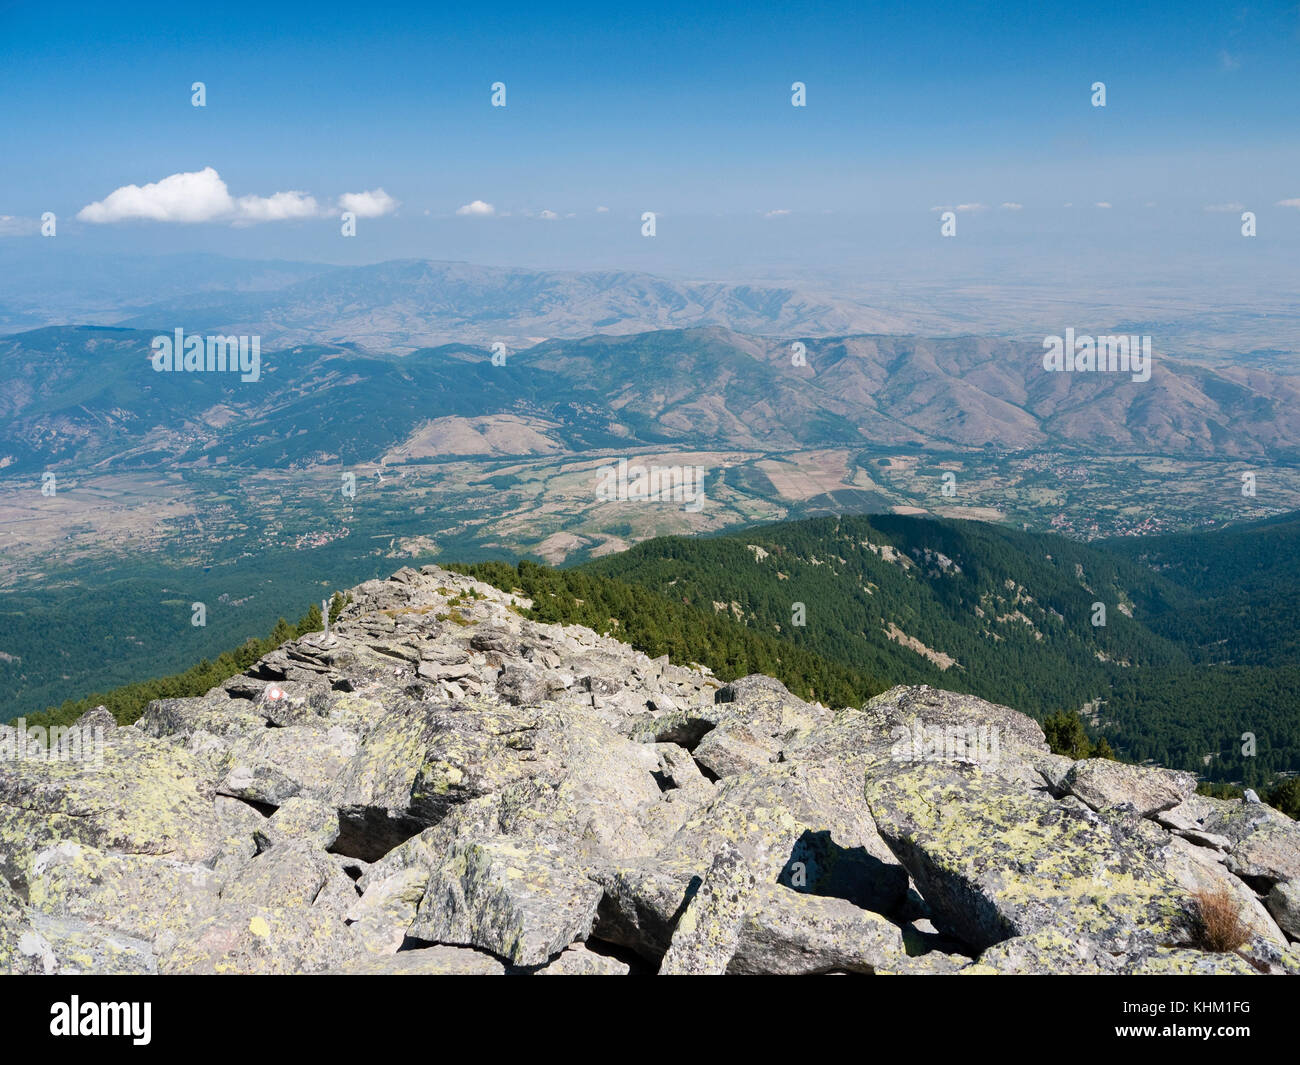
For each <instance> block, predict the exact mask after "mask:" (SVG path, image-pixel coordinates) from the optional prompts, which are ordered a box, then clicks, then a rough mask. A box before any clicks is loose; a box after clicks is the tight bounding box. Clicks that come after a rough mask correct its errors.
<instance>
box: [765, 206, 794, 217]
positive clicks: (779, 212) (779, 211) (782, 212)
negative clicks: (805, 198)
mask: <svg viewBox="0 0 1300 1065" xmlns="http://www.w3.org/2000/svg"><path fill="white" fill-rule="evenodd" d="M789 213H790V211H789V209H788V208H785V207H778V208H776V209H775V210H772V211H764V212H763V217H764V218H780V217H782V216H783V215H787V214H789Z"/></svg>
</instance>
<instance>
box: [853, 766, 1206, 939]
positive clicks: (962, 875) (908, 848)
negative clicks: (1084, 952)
mask: <svg viewBox="0 0 1300 1065" xmlns="http://www.w3.org/2000/svg"><path fill="white" fill-rule="evenodd" d="M866 799H867V803H868V805H869V806H870V808H871V812H872V814H873V815H874V816H875V819H876V824H877V826H878V827H879V829H880V832H881V834H882V835H883V836H884V838H885V840H886V841H887V842H888V843H889V845H890V847H891V848H892V849H893V850H894V853H895V854H897V855H898V858H899V860H900V861H901V862H902V863H903V865H904V866H906V868H907V870H908V872H909V873H911V875H912V879H913V881H914V882H915V883H916V886H917V890H919V891H920V892H921V894H922V895H923V896H924V898H925V900H926V902H927V903H929V905H930V906H931V908H932V909H933V910H934V913H935V917H936V921H937V922H940V923H941V927H946V928H949V929H951V930H952V931H953V932H955V933H956V934H957V935H958V936H960V938H961V939H963V940H964V941H965V942H967V943H969V944H970V945H971V946H973V947H975V948H977V949H986V948H988V947H990V946H992V945H994V944H995V943H999V942H1001V941H1002V940H1004V939H1010V938H1011V937H1013V936H1020V935H1026V934H1030V933H1033V932H1037V931H1041V930H1045V929H1051V928H1066V929H1070V930H1071V931H1072V932H1073V933H1075V934H1078V935H1082V936H1087V937H1088V938H1090V939H1094V940H1096V941H1098V942H1099V943H1101V944H1102V945H1103V947H1105V948H1107V949H1122V947H1123V945H1124V944H1126V943H1127V941H1128V940H1129V938H1130V937H1131V936H1133V935H1134V934H1135V933H1138V932H1145V933H1148V934H1151V935H1156V936H1158V937H1166V938H1167V937H1171V936H1173V935H1174V934H1175V929H1176V926H1177V913H1178V902H1177V900H1178V899H1179V898H1180V897H1183V895H1184V893H1183V892H1182V891H1181V890H1180V888H1179V886H1178V885H1177V884H1176V883H1175V882H1174V881H1173V880H1172V879H1171V878H1170V877H1169V876H1168V874H1167V873H1166V872H1165V871H1164V869H1163V868H1162V866H1161V863H1160V862H1159V860H1158V856H1157V855H1156V853H1155V852H1154V848H1153V847H1152V846H1151V845H1150V844H1149V843H1147V842H1146V841H1145V840H1144V839H1143V838H1142V837H1140V836H1138V835H1136V834H1134V835H1125V834H1124V833H1123V831H1122V830H1119V829H1117V827H1116V826H1115V825H1114V824H1112V823H1111V822H1108V821H1106V820H1104V819H1103V818H1100V817H1097V816H1096V815H1089V813H1088V812H1087V811H1084V812H1080V811H1079V810H1077V809H1073V808H1071V807H1069V806H1068V805H1066V804H1063V803H1057V802H1055V801H1054V800H1052V799H1051V798H1050V796H1048V795H1046V794H1043V793H1036V792H1032V791H1025V790H1022V789H1021V788H1018V787H1016V786H1015V785H1013V784H1010V783H1008V782H1006V781H1005V780H1003V779H1001V778H998V777H994V776H991V775H989V774H986V773H985V772H983V770H982V769H980V768H979V767H977V766H974V765H944V764H933V763H920V764H908V763H904V764H899V765H895V766H893V767H892V771H890V770H884V769H882V770H881V772H880V775H878V776H877V777H876V778H874V779H868V781H867V783H866Z"/></svg>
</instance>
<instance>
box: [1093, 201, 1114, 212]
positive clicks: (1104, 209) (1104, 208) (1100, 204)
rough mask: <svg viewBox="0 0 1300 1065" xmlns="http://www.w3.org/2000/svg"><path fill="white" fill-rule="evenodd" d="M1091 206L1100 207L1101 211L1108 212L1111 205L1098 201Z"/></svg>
mask: <svg viewBox="0 0 1300 1065" xmlns="http://www.w3.org/2000/svg"><path fill="white" fill-rule="evenodd" d="M1093 206H1094V207H1100V208H1101V209H1102V210H1103V211H1108V210H1110V206H1111V205H1110V204H1109V203H1107V202H1106V201H1105V200H1098V201H1097V202H1096V203H1095V204H1093Z"/></svg>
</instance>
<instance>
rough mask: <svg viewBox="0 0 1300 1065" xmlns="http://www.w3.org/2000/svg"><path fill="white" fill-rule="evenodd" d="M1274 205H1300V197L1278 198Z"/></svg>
mask: <svg viewBox="0 0 1300 1065" xmlns="http://www.w3.org/2000/svg"><path fill="white" fill-rule="evenodd" d="M1273 206H1274V207H1300V199H1295V200H1278V201H1277V203H1275V204H1273Z"/></svg>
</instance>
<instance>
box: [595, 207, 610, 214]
mask: <svg viewBox="0 0 1300 1065" xmlns="http://www.w3.org/2000/svg"><path fill="white" fill-rule="evenodd" d="M596 213H597V214H609V208H608V207H597V208H596Z"/></svg>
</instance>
